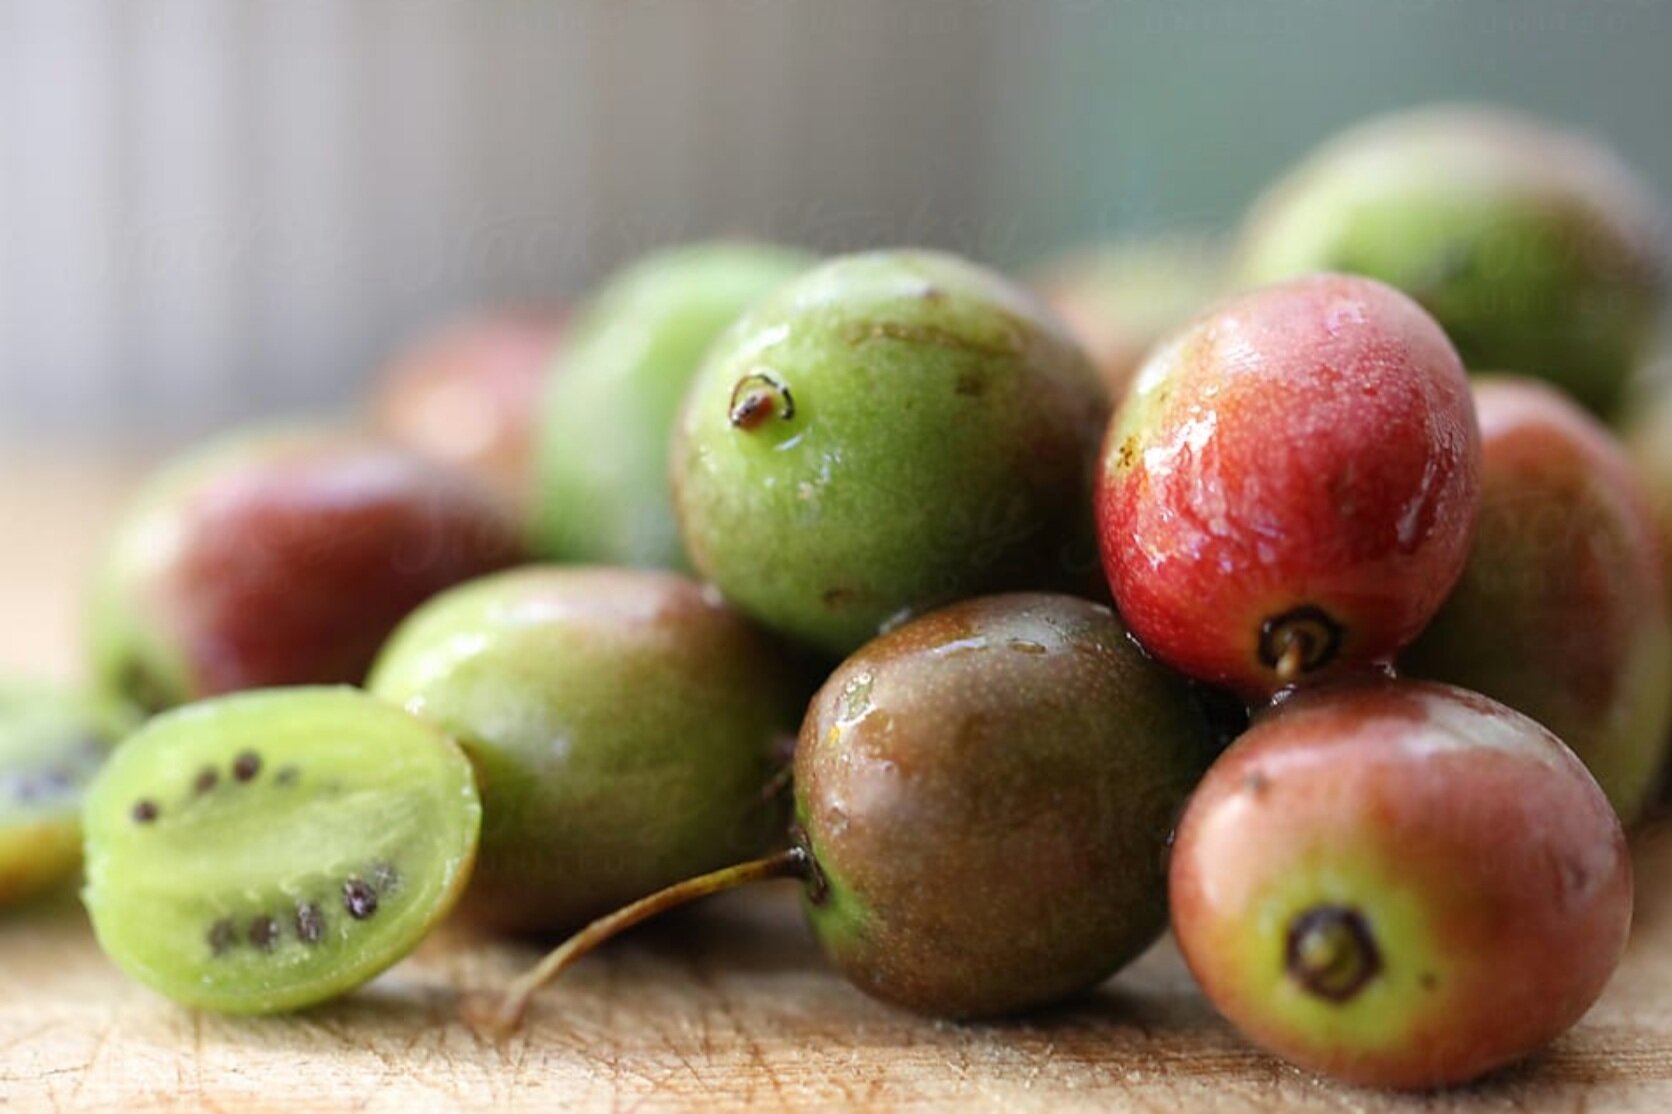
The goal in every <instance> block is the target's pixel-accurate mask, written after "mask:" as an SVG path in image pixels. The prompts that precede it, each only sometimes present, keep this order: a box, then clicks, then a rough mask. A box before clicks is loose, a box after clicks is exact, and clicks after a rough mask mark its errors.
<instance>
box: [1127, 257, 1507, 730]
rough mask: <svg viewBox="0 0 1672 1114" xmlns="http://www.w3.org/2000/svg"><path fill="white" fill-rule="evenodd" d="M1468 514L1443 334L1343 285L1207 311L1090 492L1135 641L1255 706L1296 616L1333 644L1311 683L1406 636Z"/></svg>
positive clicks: (1407, 308) (1314, 284)
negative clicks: (1332, 631) (1315, 616)
mask: <svg viewBox="0 0 1672 1114" xmlns="http://www.w3.org/2000/svg"><path fill="white" fill-rule="evenodd" d="M1479 505H1480V438H1479V432H1478V430H1477V429H1476V425H1475V416H1474V408H1473V404H1472V402H1471V401H1470V397H1469V388H1468V384H1467V382H1466V380H1465V379H1464V375H1463V369H1462V367H1461V365H1460V364H1459V363H1458V361H1457V356H1456V354H1455V353H1454V352H1453V351H1452V348H1451V346H1450V344H1448V343H1447V342H1446V338H1445V335H1444V334H1443V333H1441V331H1440V329H1439V327H1438V326H1436V325H1435V324H1434V322H1433V321H1432V320H1431V319H1430V318H1429V317H1428V316H1427V315H1426V314H1425V313H1423V312H1422V310H1421V309H1420V308H1419V307H1418V306H1417V305H1416V303H1414V302H1412V301H1411V300H1410V299H1409V298H1407V297H1405V296H1404V295H1403V294H1400V293H1399V292H1398V291H1396V290H1393V289H1392V288H1391V287H1387V286H1384V285H1382V284H1381V283H1378V282H1374V281H1372V280H1369V279H1362V278H1352V277H1348V276H1342V275H1321V276H1312V277H1309V278H1304V279H1297V280H1295V281H1293V282H1289V283H1284V284H1282V285H1279V286H1274V287H1269V288H1267V289H1264V290H1259V291H1255V292H1253V293H1250V294H1245V295H1242V296H1240V297H1238V298H1235V299H1232V300H1230V301H1227V302H1223V303H1221V304H1220V305H1218V306H1216V307H1215V308H1214V309H1213V310H1211V311H1209V312H1208V313H1207V314H1205V315H1203V316H1202V317H1199V318H1197V319H1196V320H1195V321H1194V322H1193V323H1192V324H1191V325H1189V326H1188V327H1186V328H1185V329H1184V330H1182V331H1181V332H1179V333H1177V334H1175V335H1174V336H1173V337H1171V338H1170V339H1169V340H1167V341H1165V342H1164V343H1163V344H1162V345H1161V346H1160V347H1158V348H1157V349H1156V350H1155V351H1154V352H1153V353H1152V354H1151V356H1150V358H1149V360H1148V361H1147V362H1146V363H1145V365H1144V369H1143V371H1141V372H1140V373H1139V377H1138V380H1137V382H1136V383H1135V384H1134V387H1133V390H1132V393H1131V394H1130V395H1128V396H1127V399H1126V401H1125V403H1124V404H1123V405H1122V406H1121V408H1120V410H1119V411H1117V413H1116V414H1115V418H1114V421H1113V422H1112V423H1111V425H1110V429H1109V434H1108V438H1107V440H1106V441H1105V443H1104V458H1103V472H1102V476H1101V483H1100V485H1099V488H1098V493H1097V515H1098V529H1099V538H1100V541H1101V545H1102V551H1103V566H1104V570H1105V571H1106V572H1107V574H1108V577H1109V583H1110V587H1111V588H1112V589H1113V591H1114V595H1115V600H1116V602H1117V603H1118V605H1119V607H1120V611H1121V614H1122V616H1123V617H1124V618H1125V619H1126V621H1127V623H1128V624H1129V625H1130V626H1131V627H1132V630H1133V633H1134V634H1136V635H1137V636H1138V638H1139V640H1140V641H1141V642H1143V644H1144V646H1145V647H1146V648H1147V649H1148V650H1149V651H1150V652H1151V653H1153V654H1155V655H1156V656H1157V657H1159V658H1161V660H1163V661H1165V662H1167V663H1168V664H1170V665H1172V666H1173V667H1174V668H1176V669H1178V670H1180V671H1182V672H1184V673H1186V674H1189V675H1190V676H1193V677H1195V678H1197V679H1199V680H1201V681H1205V682H1207V683H1210V684H1218V685H1223V686H1225V687H1228V688H1231V689H1233V690H1235V691H1237V692H1238V693H1240V694H1241V695H1243V696H1244V697H1245V698H1247V699H1250V700H1260V699H1263V698H1265V697H1267V696H1269V695H1270V694H1271V693H1273V692H1274V691H1276V690H1277V689H1279V688H1281V687H1283V686H1284V684H1285V682H1286V680H1287V679H1288V678H1286V677H1285V676H1283V675H1282V674H1281V673H1280V671H1279V669H1278V668H1277V665H1276V660H1274V659H1276V658H1278V657H1279V656H1280V653H1281V649H1282V647H1281V645H1277V644H1275V643H1277V642H1280V641H1281V637H1280V635H1279V634H1277V633H1276V632H1277V631H1279V630H1280V628H1281V622H1282V621H1283V618H1284V617H1286V616H1294V615H1296V614H1302V615H1304V614H1308V612H1306V611H1305V610H1304V609H1318V611H1319V612H1321V613H1322V614H1323V615H1325V616H1327V618H1328V621H1329V623H1333V624H1334V626H1335V628H1336V633H1338V635H1339V639H1338V641H1337V643H1336V646H1335V651H1334V653H1333V656H1332V655H1330V654H1328V653H1326V652H1320V653H1319V654H1318V655H1317V658H1316V660H1315V661H1313V662H1312V664H1311V665H1310V666H1309V667H1308V668H1306V669H1305V671H1304V672H1303V673H1302V675H1301V678H1300V679H1304V680H1307V681H1312V680H1318V679H1322V678H1323V677H1325V676H1328V675H1330V674H1331V673H1334V672H1338V671H1340V670H1342V669H1344V668H1349V667H1353V666H1357V665H1362V664H1364V663H1367V662H1372V661H1377V660H1380V659H1383V658H1388V657H1391V656H1392V655H1393V654H1394V652H1396V651H1397V650H1399V649H1400V648H1402V647H1403V646H1405V645H1406V644H1407V643H1408V642H1410V641H1411V640H1412V639H1413V638H1415V637H1416V636H1417V634H1418V633H1420V632H1421V630H1422V628H1423V626H1424V625H1425V624H1426V623H1427V621H1428V620H1429V619H1430V618H1431V617H1432V616H1433V614H1434V612H1435V611H1437V610H1438V609H1439V607H1440V604H1441V603H1442V602H1443V601H1444V599H1445V597H1446V594H1447V592H1448V591H1449V590H1450V589H1451V586H1452V584H1453V583H1454V582H1455V581H1456V579H1457V577H1458V574H1459V573H1460V572H1461V571H1462V569H1463V563H1464V561H1465V559H1466V558H1467V556H1468V550H1469V541H1470V537H1471V535H1472V532H1473V528H1474V521H1475V516H1476V514H1477V513H1478V509H1479ZM1327 626H1328V624H1327V623H1325V624H1321V625H1320V626H1319V627H1318V642H1317V644H1316V645H1317V646H1325V647H1327V646H1328V645H1329V640H1328V638H1327V634H1328V633H1329V632H1328V631H1327V630H1325V629H1324V628H1325V627H1327ZM1263 632H1265V633H1263ZM1315 648H1316V647H1315Z"/></svg>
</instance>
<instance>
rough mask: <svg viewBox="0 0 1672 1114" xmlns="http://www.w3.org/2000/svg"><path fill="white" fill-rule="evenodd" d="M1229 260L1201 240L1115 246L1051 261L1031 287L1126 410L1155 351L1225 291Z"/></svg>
mask: <svg viewBox="0 0 1672 1114" xmlns="http://www.w3.org/2000/svg"><path fill="white" fill-rule="evenodd" d="M1222 254H1223V253H1222V250H1221V248H1220V246H1219V245H1218V244H1215V243H1213V242H1211V241H1209V240H1206V239H1204V238H1201V237H1198V236H1183V237H1176V236H1175V237H1166V238H1160V237H1158V238H1155V239H1152V240H1133V241H1124V242H1115V243H1111V244H1107V245H1103V246H1100V247H1094V248H1084V249H1080V250H1078V251H1075V252H1071V253H1069V254H1068V255H1065V256H1063V257H1062V258H1060V259H1056V260H1053V261H1051V262H1050V263H1048V264H1046V266H1045V267H1044V268H1042V269H1041V270H1040V271H1039V272H1038V273H1037V274H1035V275H1034V276H1033V278H1032V281H1031V285H1032V286H1033V288H1034V289H1035V290H1037V291H1039V294H1040V296H1041V297H1043V298H1044V299H1045V301H1046V302H1048V303H1049V304H1050V306H1051V308H1052V309H1054V310H1056V311H1057V312H1058V313H1059V314H1061V315H1062V319H1063V320H1064V321H1066V322H1067V323H1068V326H1069V328H1071V329H1073V330H1074V334H1075V335H1076V336H1078V337H1079V338H1080V342H1081V343H1082V344H1083V345H1085V349H1086V352H1087V354H1088V355H1090V356H1091V358H1092V362H1093V363H1095V364H1096V365H1097V370H1098V372H1099V373H1100V374H1101V375H1102V377H1103V385H1104V387H1105V388H1106V389H1107V391H1108V392H1109V397H1110V398H1111V399H1112V400H1114V401H1115V402H1119V401H1120V400H1121V399H1122V398H1123V397H1125V395H1126V389H1127V387H1128V385H1129V384H1130V383H1131V382H1132V376H1133V375H1135V374H1136V373H1137V371H1138V367H1139V365H1140V364H1141V363H1142V362H1143V358H1144V355H1145V353H1147V352H1148V351H1149V349H1150V347H1151V346H1152V345H1154V344H1155V343H1156V341H1158V340H1160V339H1161V338H1162V337H1164V336H1166V335H1167V334H1168V333H1170V332H1172V331H1173V330H1174V329H1177V328H1178V327H1179V326H1181V325H1183V324H1184V323H1185V322H1186V321H1188V320H1189V319H1190V318H1192V317H1194V316H1195V315H1196V314H1197V313H1199V312H1200V311H1201V310H1202V309H1203V308H1204V307H1206V306H1207V305H1208V304H1209V303H1210V302H1212V301H1213V300H1214V299H1215V298H1217V297H1218V296H1219V295H1220V293H1221V292H1222V291H1223V289H1224V286H1225V274H1224V261H1223V259H1222Z"/></svg>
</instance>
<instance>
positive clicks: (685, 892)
mask: <svg viewBox="0 0 1672 1114" xmlns="http://www.w3.org/2000/svg"><path fill="white" fill-rule="evenodd" d="M808 862H809V859H808V854H807V851H806V850H805V849H804V848H801V847H790V848H788V849H787V850H784V851H780V852H778V853H777V854H776V855H770V856H768V857H767V858H764V859H756V860H754V861H752V862H747V863H738V864H737V865H735V866H728V867H723V868H721V869H720V870H716V871H713V872H711V873H709V874H703V875H699V876H698V877H696V878H689V879H686V880H685V881H683V882H676V883H674V884H673V885H671V886H669V887H667V888H666V889H663V890H658V891H657V892H655V893H653V894H651V895H650V896H649V897H645V898H640V899H639V900H638V901H635V902H633V903H632V904H631V905H626V906H623V907H622V908H620V909H617V910H616V911H615V912H613V913H608V914H605V915H604V916H602V917H599V918H598V919H597V920H595V921H593V922H592V923H591V924H589V925H587V926H586V927H585V928H583V929H581V930H580V931H579V932H577V933H575V934H574V935H573V936H571V937H569V939H567V940H565V941H564V942H563V943H562V944H559V945H558V946H557V947H556V948H555V949H553V950H552V951H551V952H550V953H549V954H547V956H546V957H545V958H544V959H542V960H541V961H540V962H539V963H538V964H536V965H535V966H534V967H533V968H531V969H530V970H528V971H527V972H525V973H524V974H522V975H520V976H518V978H517V979H516V981H515V982H513V983H512V984H511V985H510V986H509V987H508V988H507V989H506V991H505V995H504V997H503V998H502V999H501V1000H500V1003H499V1008H498V1009H497V1010H495V1011H494V1015H493V1018H492V1020H491V1021H490V1023H489V1025H490V1028H491V1029H492V1030H493V1031H494V1033H495V1034H496V1035H498V1036H504V1035H506V1034H508V1033H511V1032H514V1031H515V1030H516V1029H517V1028H518V1027H519V1026H520V1025H521V1024H522V1022H523V1018H524V1017H525V1016H526V1015H527V1013H528V1006H529V1003H530V1002H531V1001H533V998H534V995H535V994H537V993H539V991H540V990H541V988H543V987H544V986H545V985H546V984H547V983H549V982H551V981H552V980H553V979H556V978H557V977H558V976H559V975H561V974H563V972H564V971H566V970H568V969H569V967H570V966H571V965H572V964H574V962H575V961H576V960H578V959H580V958H581V957H583V956H585V955H586V954H587V953H588V952H591V951H592V950H593V949H594V948H596V947H598V946H599V945H600V944H603V943H605V942H607V941H609V940H610V939H612V938H614V937H615V936H617V935H619V934H620V933H622V932H625V931H626V930H627V929H629V928H632V927H633V926H634V925H636V924H639V923H640V922H642V921H647V920H649V919H651V918H652V917H655V916H659V915H660V914H662V913H665V912H667V911H668V910H670V909H675V908H678V907H679V906H681V905H685V904H687V903H688V902H692V901H696V900H697V899H699V898H704V897H709V896H711V895H713V894H717V893H723V892H725V891H726V890H732V889H736V888H737V887H739V886H747V885H749V884H750V883H753V882H763V881H766V880H767V879H771V878H803V877H806V875H807V870H808Z"/></svg>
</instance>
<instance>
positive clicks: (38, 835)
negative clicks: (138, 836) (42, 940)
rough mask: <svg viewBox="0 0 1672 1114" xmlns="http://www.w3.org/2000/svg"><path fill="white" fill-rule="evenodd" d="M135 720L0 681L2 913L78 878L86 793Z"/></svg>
mask: <svg viewBox="0 0 1672 1114" xmlns="http://www.w3.org/2000/svg"><path fill="white" fill-rule="evenodd" d="M134 719H135V717H134V716H133V714H132V713H130V712H129V711H127V710H126V709H124V708H122V707H121V706H119V705H116V704H113V703H110V702H108V701H103V700H98V699H95V698H93V697H91V696H88V695H86V694H84V693H80V692H76V691H74V690H71V689H65V688H60V687H58V686H55V685H49V684H46V683H44V682H35V681H25V680H19V679H0V908H3V907H4V906H7V905H10V904H12V903H13V902H15V901H22V900H24V899H26V898H29V897H33V896H34V895H36V894H38V893H40V892H41V891H42V890H45V889H47V888H48V887H50V886H53V885H55V884H57V883H59V882H62V881H64V880H65V879H67V878H69V877H70V876H71V875H73V874H74V873H75V870H76V867H78V866H79V865H80V864H81V798H82V794H83V793H84V792H85V791H86V788H87V784H88V782H90V781H91V780H92V779H93V775H94V774H95V773H97V772H98V769H99V767H100V766H101V765H102V764H103V763H104V760H105V757H106V756H107V755H108V754H109V753H110V750H111V748H112V747H113V746H115V745H116V743H117V742H119V741H120V740H121V738H122V736H123V735H125V734H127V732H128V731H129V730H130V729H131V728H132V727H133V726H134Z"/></svg>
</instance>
